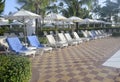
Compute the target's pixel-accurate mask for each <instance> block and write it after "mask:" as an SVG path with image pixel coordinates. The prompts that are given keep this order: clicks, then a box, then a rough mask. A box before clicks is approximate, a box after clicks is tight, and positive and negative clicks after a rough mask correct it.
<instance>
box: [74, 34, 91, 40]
mask: <svg viewBox="0 0 120 82" xmlns="http://www.w3.org/2000/svg"><path fill="white" fill-rule="evenodd" d="M73 36H74V38H75V39H77V40H81V41H89V40H90V39H89V38H80V37H79V35H78V34H77V32H73Z"/></svg>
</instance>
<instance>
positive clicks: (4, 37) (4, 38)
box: [0, 36, 9, 53]
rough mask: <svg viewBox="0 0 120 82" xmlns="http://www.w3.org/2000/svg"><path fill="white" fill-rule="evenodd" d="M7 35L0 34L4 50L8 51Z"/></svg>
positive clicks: (0, 42) (0, 43)
mask: <svg viewBox="0 0 120 82" xmlns="http://www.w3.org/2000/svg"><path fill="white" fill-rule="evenodd" d="M6 38H7V37H6V36H0V45H1V46H3V48H4V50H5V51H6V53H7V52H8V48H9V46H8V44H7V42H6Z"/></svg>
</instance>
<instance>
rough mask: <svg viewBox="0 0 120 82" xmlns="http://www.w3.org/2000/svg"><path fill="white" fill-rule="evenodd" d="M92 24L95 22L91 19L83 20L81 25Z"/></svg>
mask: <svg viewBox="0 0 120 82" xmlns="http://www.w3.org/2000/svg"><path fill="white" fill-rule="evenodd" d="M90 23H94V20H93V19H89V18H86V19H83V20H82V21H81V22H80V24H90Z"/></svg>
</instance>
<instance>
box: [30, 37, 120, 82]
mask: <svg viewBox="0 0 120 82" xmlns="http://www.w3.org/2000/svg"><path fill="white" fill-rule="evenodd" d="M119 49H120V37H119V38H114V37H109V38H104V39H101V40H93V41H90V42H85V43H82V44H80V45H78V46H70V47H68V48H64V49H62V50H61V51H60V50H57V51H55V52H54V54H52V55H50V54H48V53H45V54H44V55H42V56H36V57H35V58H33V59H32V79H31V82H115V81H114V78H115V77H116V76H117V75H118V73H117V71H116V69H115V68H111V67H105V66H102V64H103V63H104V62H105V61H106V60H107V59H108V58H110V57H111V56H112V55H113V54H114V53H115V52H116V51H118V50H119ZM118 82H119V81H118Z"/></svg>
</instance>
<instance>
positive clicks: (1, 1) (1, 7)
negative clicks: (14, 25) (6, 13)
mask: <svg viewBox="0 0 120 82" xmlns="http://www.w3.org/2000/svg"><path fill="white" fill-rule="evenodd" d="M4 6H5V0H0V14H1V13H2V12H3V10H4Z"/></svg>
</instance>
